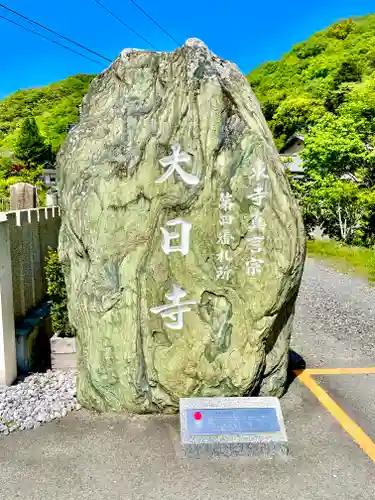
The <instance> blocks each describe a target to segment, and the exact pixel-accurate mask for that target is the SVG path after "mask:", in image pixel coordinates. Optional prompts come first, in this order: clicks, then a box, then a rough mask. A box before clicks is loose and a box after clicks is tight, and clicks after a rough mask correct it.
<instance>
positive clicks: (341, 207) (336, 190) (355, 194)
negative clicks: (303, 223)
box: [314, 176, 375, 245]
mask: <svg viewBox="0 0 375 500" xmlns="http://www.w3.org/2000/svg"><path fill="white" fill-rule="evenodd" d="M314 197H315V199H316V200H317V202H318V203H319V209H320V223H321V226H322V228H323V230H324V232H325V233H326V234H328V235H329V236H330V237H332V238H335V239H338V240H341V241H344V242H345V243H354V244H357V245H358V244H369V241H367V239H368V236H369V220H370V217H371V214H372V213H373V212H374V210H375V192H374V190H373V189H361V188H360V187H359V186H358V185H357V184H355V183H353V182H351V181H344V180H338V179H336V178H334V177H333V176H328V177H327V178H325V179H324V182H322V185H321V186H320V188H319V189H317V190H316V191H315V192H314ZM318 200H319V201H318Z"/></svg>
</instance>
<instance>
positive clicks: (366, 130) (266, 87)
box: [248, 14, 375, 147]
mask: <svg viewBox="0 0 375 500" xmlns="http://www.w3.org/2000/svg"><path fill="white" fill-rule="evenodd" d="M248 79H249V81H250V83H251V86H252V88H253V90H254V91H255V93H256V95H257V97H258V99H259V100H260V102H261V104H262V109H263V112H264V114H265V117H266V119H267V120H268V122H269V125H270V127H271V129H272V131H273V134H274V137H275V140H276V143H277V145H278V146H279V147H280V146H282V145H283V144H284V142H285V140H286V139H287V138H288V137H289V136H290V135H291V134H292V133H294V132H296V131H304V132H306V131H308V130H309V129H310V128H311V127H312V126H313V125H315V124H317V123H318V122H319V121H320V120H322V119H323V122H322V123H324V127H328V129H329V130H330V132H331V135H337V134H338V135H341V132H345V133H346V131H348V132H349V133H350V134H351V135H353V140H354V135H356V133H358V134H359V135H358V137H359V138H360V139H362V140H365V141H369V142H372V141H373V134H374V131H375V121H374V119H375V15H373V14H372V15H368V16H365V17H362V18H358V19H348V20H345V21H343V22H340V23H336V24H334V25H332V26H330V27H329V28H328V29H326V30H324V31H320V32H318V33H316V34H314V35H313V36H312V37H311V38H309V39H308V40H307V41H306V42H303V43H299V44H297V45H295V46H294V47H293V48H292V50H291V51H290V52H289V53H288V54H285V55H284V57H282V58H281V59H280V60H279V61H272V62H267V63H265V64H263V65H261V66H260V67H258V68H257V69H255V70H254V71H252V72H251V73H250V74H249V75H248Z"/></svg>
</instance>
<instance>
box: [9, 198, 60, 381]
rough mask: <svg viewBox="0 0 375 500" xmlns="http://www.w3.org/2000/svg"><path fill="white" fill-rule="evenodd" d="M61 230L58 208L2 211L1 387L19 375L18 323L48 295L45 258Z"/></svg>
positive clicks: (55, 242)
mask: <svg viewBox="0 0 375 500" xmlns="http://www.w3.org/2000/svg"><path fill="white" fill-rule="evenodd" d="M59 229H60V209H59V208H58V207H48V208H33V209H30V210H16V211H12V212H0V386H2V385H9V384H11V383H12V382H13V381H14V380H15V378H16V376H17V365H16V347H15V345H16V343H15V342H16V341H15V328H14V323H15V320H16V319H18V318H22V317H23V316H25V315H26V313H27V312H28V311H29V310H30V309H32V308H33V307H35V306H36V305H37V304H38V303H39V302H40V300H41V299H42V298H43V297H44V296H45V294H46V290H47V282H46V277H45V272H44V266H45V257H46V255H47V249H48V247H49V246H50V247H52V248H54V249H56V248H57V245H58V234H59Z"/></svg>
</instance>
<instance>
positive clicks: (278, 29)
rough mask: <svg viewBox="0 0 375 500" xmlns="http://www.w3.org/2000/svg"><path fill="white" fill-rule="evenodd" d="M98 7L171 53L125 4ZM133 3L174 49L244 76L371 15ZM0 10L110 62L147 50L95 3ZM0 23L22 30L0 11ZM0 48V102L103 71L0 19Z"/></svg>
mask: <svg viewBox="0 0 375 500" xmlns="http://www.w3.org/2000/svg"><path fill="white" fill-rule="evenodd" d="M100 1H101V2H102V3H103V4H105V5H106V6H107V7H108V8H110V9H111V10H113V11H114V12H115V13H116V14H117V15H118V16H119V17H121V18H122V19H123V20H124V22H126V23H127V24H129V25H130V26H131V27H132V28H134V29H135V30H137V31H138V32H139V33H140V34H142V35H143V36H144V37H145V38H147V39H148V40H149V41H151V42H152V43H153V44H154V45H155V46H156V47H157V48H158V50H163V51H171V50H173V49H175V48H176V46H175V44H174V42H173V41H172V40H170V39H169V38H168V37H167V35H165V34H164V33H163V32H162V31H160V30H159V28H157V26H155V25H154V24H153V23H152V22H151V21H150V20H149V19H147V17H145V16H144V15H143V14H142V13H141V12H140V11H139V10H138V9H137V8H136V7H135V6H134V5H133V4H132V3H131V2H130V0H100ZM136 1H137V3H139V5H141V6H142V7H143V8H144V9H145V10H146V11H147V12H148V13H149V14H150V15H151V16H152V17H153V18H154V19H156V20H157V21H158V22H159V24H161V25H162V26H163V27H164V28H165V29H166V30H167V31H169V32H170V33H171V34H172V35H173V36H174V38H176V39H177V40H178V41H179V42H180V43H183V42H184V41H185V40H186V39H187V38H191V37H197V38H200V39H202V40H203V41H204V42H205V43H206V44H207V45H208V46H209V48H210V49H211V50H213V51H214V52H215V53H217V54H218V55H219V56H220V57H223V58H225V59H230V60H232V61H234V62H235V63H236V64H237V65H238V66H239V67H240V69H241V70H242V71H243V72H245V73H247V72H248V71H250V70H251V69H252V68H254V67H256V66H257V65H258V64H260V63H262V62H264V61H268V60H273V59H278V58H279V57H280V56H281V55H282V54H283V53H285V52H287V51H289V50H290V48H291V47H292V45H294V44H295V43H298V42H300V41H303V40H305V39H306V38H307V37H309V36H310V35H311V34H312V33H314V32H315V31H317V30H320V29H324V28H325V27H327V26H328V25H330V24H331V23H333V22H334V21H336V20H339V19H342V18H346V17H349V16H359V15H364V14H368V13H370V12H375V4H374V0H356V1H353V0H311V1H310V2H281V1H280V0H268V1H264V2H260V1H259V0H258V1H257V2H252V1H251V0H232V1H225V2H224V1H223V0H188V1H186V2H183V1H173V0H136ZM0 2H1V3H4V4H5V5H7V6H8V7H10V8H12V9H14V10H17V11H19V12H21V13H23V14H24V15H26V16H28V17H30V18H32V19H34V20H36V21H39V22H40V23H42V24H45V25H47V26H49V27H50V28H52V29H54V30H55V31H58V32H60V33H62V34H64V35H65V36H67V37H69V38H72V39H74V40H76V41H77V42H80V43H82V44H83V45H86V46H88V47H90V48H91V49H92V50H95V51H97V52H100V53H101V54H103V55H105V56H106V57H108V58H109V59H114V58H115V57H116V56H117V55H118V54H119V53H120V51H121V50H122V49H123V48H125V47H135V48H148V46H147V45H146V43H145V42H143V41H142V40H141V39H139V38H138V37H137V36H136V35H134V34H133V33H132V32H130V31H128V30H127V29H126V28H125V27H124V26H123V25H122V24H120V23H119V22H118V21H117V20H116V19H114V18H112V17H111V16H110V15H109V14H107V13H106V12H105V11H104V10H102V9H101V8H100V7H99V6H98V5H97V4H96V3H95V1H94V0H64V1H61V0H55V1H53V2H51V1H50V0H0ZM0 15H5V16H7V17H8V18H12V19H13V20H15V21H16V22H20V23H23V24H25V25H28V23H27V22H26V21H22V20H20V19H19V18H16V17H15V16H13V15H12V14H10V13H9V12H6V11H4V10H3V9H1V8H0ZM28 26H29V27H31V28H32V29H38V28H36V27H34V26H32V25H28ZM41 32H42V31H41ZM49 36H50V35H49ZM52 36H53V35H52ZM63 43H64V42H63ZM0 47H1V52H0V64H1V66H0V67H1V70H0V77H1V78H0V98H2V97H4V96H6V95H8V94H10V93H12V92H14V91H16V90H17V89H19V88H28V87H37V86H41V85H47V84H49V83H52V82H55V81H57V80H61V79H63V78H65V77H67V76H69V75H73V74H76V73H97V72H100V71H101V70H102V69H104V68H105V67H106V66H107V63H105V62H103V63H102V64H100V65H97V64H95V63H93V62H90V61H88V60H86V59H83V58H81V57H79V56H78V55H75V54H72V53H70V52H68V51H66V50H64V49H62V48H60V47H58V46H56V45H54V44H51V43H50V42H48V41H45V40H43V39H41V38H39V37H37V36H35V35H33V34H31V33H28V32H25V31H24V30H22V29H21V28H18V27H16V26H13V25H11V24H9V23H8V22H6V21H4V20H3V19H0Z"/></svg>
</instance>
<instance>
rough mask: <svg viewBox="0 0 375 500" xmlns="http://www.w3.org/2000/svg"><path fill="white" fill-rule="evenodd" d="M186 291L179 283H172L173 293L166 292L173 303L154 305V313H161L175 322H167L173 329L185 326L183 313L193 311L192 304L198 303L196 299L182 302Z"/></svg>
mask: <svg viewBox="0 0 375 500" xmlns="http://www.w3.org/2000/svg"><path fill="white" fill-rule="evenodd" d="M185 295H186V292H185V290H184V289H183V288H180V287H179V286H177V285H172V293H171V294H170V295H168V294H166V295H165V296H166V298H167V299H168V300H170V301H171V302H172V304H169V305H164V306H158V307H152V308H151V309H150V311H151V312H152V313H154V314H160V315H161V317H162V318H169V319H171V320H172V321H173V323H167V322H166V323H165V326H166V327H167V328H171V329H172V330H181V328H182V327H183V313H185V312H189V311H191V307H189V306H192V305H196V304H197V302H196V301H195V300H187V301H185V302H180V299H182V297H185Z"/></svg>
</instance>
